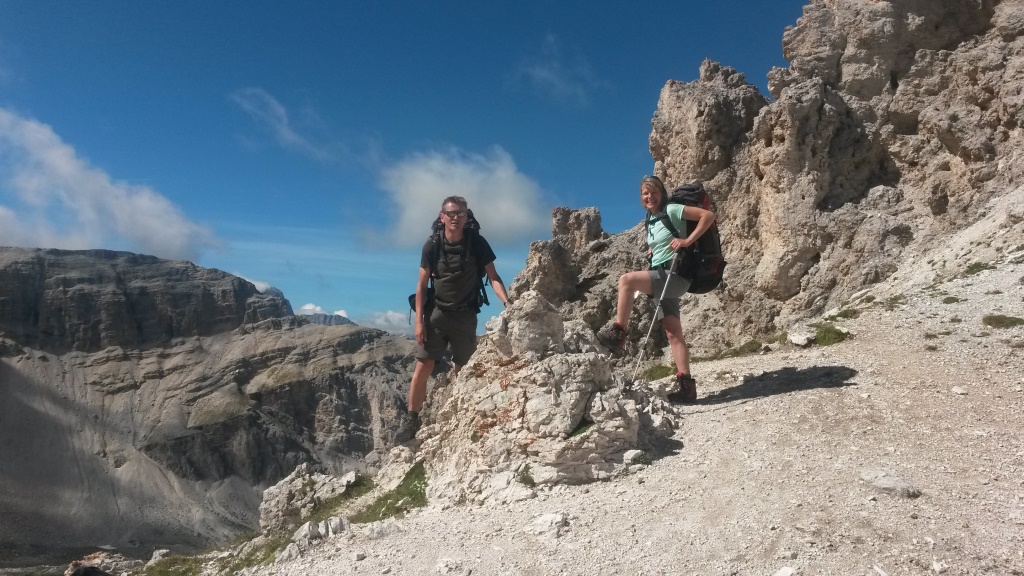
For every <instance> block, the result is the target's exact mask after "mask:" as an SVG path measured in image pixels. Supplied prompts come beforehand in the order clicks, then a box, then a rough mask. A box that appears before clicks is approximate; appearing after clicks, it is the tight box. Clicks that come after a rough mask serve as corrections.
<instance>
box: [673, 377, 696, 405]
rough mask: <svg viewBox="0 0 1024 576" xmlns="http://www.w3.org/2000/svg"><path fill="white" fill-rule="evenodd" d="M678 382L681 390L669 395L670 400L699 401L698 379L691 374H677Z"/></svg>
mask: <svg viewBox="0 0 1024 576" xmlns="http://www.w3.org/2000/svg"><path fill="white" fill-rule="evenodd" d="M676 384H678V385H679V390H677V391H675V392H672V393H670V394H669V395H668V401H669V402H672V403H673V404H692V403H694V402H696V401H697V381H696V380H694V379H693V378H692V377H691V376H690V375H689V374H679V375H677V376H676Z"/></svg>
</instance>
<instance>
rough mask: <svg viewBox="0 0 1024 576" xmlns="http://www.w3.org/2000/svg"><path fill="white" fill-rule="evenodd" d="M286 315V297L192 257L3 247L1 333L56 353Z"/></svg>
mask: <svg viewBox="0 0 1024 576" xmlns="http://www.w3.org/2000/svg"><path fill="white" fill-rule="evenodd" d="M290 313H291V307H290V305H289V304H288V301H287V300H285V299H284V298H282V297H276V296H270V295H263V294H260V292H259V291H258V290H257V289H256V287H255V286H253V285H252V284H251V283H250V282H246V281H245V280H243V279H241V278H239V277H237V276H232V275H231V274H227V273H225V272H221V271H220V270H215V269H210V268H201V267H199V266H196V265H195V264H192V263H191V262H185V261H175V260H162V259H160V258H156V257H154V256H145V255H140V254H131V253H128V252H112V251H109V250H85V251H71V250H43V249H28V248H3V249H0V332H6V333H7V335H8V337H10V338H13V339H15V340H17V341H18V342H20V343H21V344H23V345H25V346H31V347H33V348H38V349H42V350H48V351H51V352H55V353H61V352H65V351H68V350H76V351H80V352H97V351H99V350H103V349H104V348H107V347H110V346H122V347H130V348H144V347H148V346H153V345H163V344H167V343H168V342H170V341H171V340H172V339H174V338H182V337H188V336H209V335H212V334H216V333H219V332H225V331H228V330H234V329H235V328H238V327H239V326H241V325H242V324H243V323H248V324H252V323H255V322H259V321H260V320H266V319H269V318H280V317H282V316H286V315H290Z"/></svg>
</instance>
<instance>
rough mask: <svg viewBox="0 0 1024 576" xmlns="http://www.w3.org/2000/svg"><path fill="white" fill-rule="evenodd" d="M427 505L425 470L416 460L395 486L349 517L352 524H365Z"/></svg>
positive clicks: (421, 463)
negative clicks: (400, 481)
mask: <svg viewBox="0 0 1024 576" xmlns="http://www.w3.org/2000/svg"><path fill="white" fill-rule="evenodd" d="M426 505H427V471H426V469H424V467H423V462H417V463H416V464H415V465H413V467H412V468H410V469H409V471H408V472H407V473H406V474H405V478H403V479H402V483H401V484H399V485H398V487H397V488H395V489H394V490H392V491H391V492H388V493H387V494H384V495H383V496H381V497H380V498H377V499H376V500H374V501H373V503H372V504H370V505H369V506H367V507H366V508H365V509H363V510H362V511H360V512H358V513H356V514H354V515H352V516H350V517H349V522H352V523H353V524H366V523H367V522H376V521H377V520H383V519H385V518H391V517H393V516H398V515H401V514H405V513H406V512H408V511H409V510H412V509H413V508H422V507H424V506H426Z"/></svg>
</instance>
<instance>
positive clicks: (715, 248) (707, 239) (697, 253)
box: [647, 182, 726, 294]
mask: <svg viewBox="0 0 1024 576" xmlns="http://www.w3.org/2000/svg"><path fill="white" fill-rule="evenodd" d="M668 201H669V204H685V205H687V206H695V207H697V208H703V209H705V210H711V195H710V194H708V192H707V190H705V189H704V185H703V184H701V183H700V182H697V183H694V184H683V185H682V186H679V187H678V188H676V189H675V190H673V191H672V193H671V194H669V196H668ZM660 220H661V222H662V224H664V225H665V227H666V228H668V230H669V232H671V233H672V235H673V236H675V237H676V238H685V237H686V236H689V235H690V234H691V233H692V232H693V229H694V228H696V227H697V222H696V221H694V220H686V235H685V236H684V235H680V234H679V231H678V230H676V227H675V226H673V225H672V221H671V220H670V219H669V218H668V215H667V214H666V213H664V212H662V214H661V218H660ZM650 223H651V219H650V218H648V219H647V226H650ZM686 254H687V258H686V260H685V261H684V262H683V263H682V264H679V265H678V266H677V270H676V272H678V273H679V274H680V275H681V276H684V277H686V278H689V279H690V288H689V289H688V290H687V291H688V292H690V293H693V294H704V293H707V292H710V291H712V290H714V289H715V288H718V285H719V284H721V283H722V275H723V274H724V272H725V264H726V262H725V258H724V257H723V256H722V237H721V236H720V235H719V233H718V222H717V221H716V222H715V223H713V224H712V225H711V227H710V228H708V229H707V230H706V231H705V232H704V234H702V235H701V236H700V238H698V239H697V241H696V242H695V243H694V244H692V245H691V246H690V247H688V248H686Z"/></svg>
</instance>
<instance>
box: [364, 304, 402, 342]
mask: <svg viewBox="0 0 1024 576" xmlns="http://www.w3.org/2000/svg"><path fill="white" fill-rule="evenodd" d="M356 323H357V324H359V325H360V326H368V327H370V328H377V329H379V330H384V331H385V332H390V333H392V334H398V335H400V336H409V337H412V336H413V335H414V333H415V326H412V325H410V324H409V313H408V312H395V311H394V310H388V311H386V312H375V313H373V314H371V315H370V316H368V317H365V318H360V319H359V320H357V321H356Z"/></svg>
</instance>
